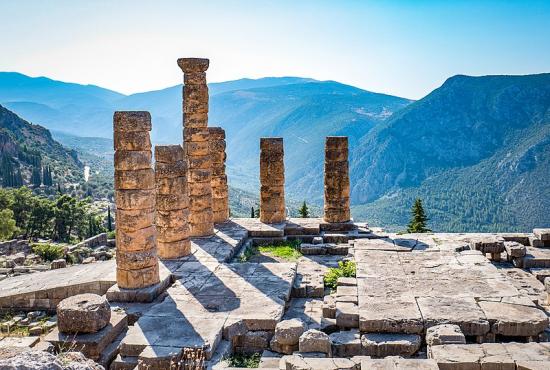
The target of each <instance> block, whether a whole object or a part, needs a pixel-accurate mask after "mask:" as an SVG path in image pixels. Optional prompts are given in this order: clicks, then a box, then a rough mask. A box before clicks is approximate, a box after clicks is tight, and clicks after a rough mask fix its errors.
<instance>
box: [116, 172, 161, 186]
mask: <svg viewBox="0 0 550 370" xmlns="http://www.w3.org/2000/svg"><path fill="white" fill-rule="evenodd" d="M154 188H155V171H153V169H152V168H147V169H144V170H136V171H115V189H116V190H132V189H137V190H139V189H141V190H150V189H154Z"/></svg>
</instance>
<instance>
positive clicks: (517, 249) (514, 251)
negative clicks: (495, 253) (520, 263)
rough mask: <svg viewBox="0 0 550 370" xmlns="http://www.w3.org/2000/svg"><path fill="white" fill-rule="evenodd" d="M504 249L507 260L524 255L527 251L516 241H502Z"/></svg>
mask: <svg viewBox="0 0 550 370" xmlns="http://www.w3.org/2000/svg"><path fill="white" fill-rule="evenodd" d="M504 249H505V250H506V254H507V255H508V260H511V259H512V258H521V257H524V256H525V254H526V253H527V248H525V246H524V245H522V244H520V243H517V242H504Z"/></svg>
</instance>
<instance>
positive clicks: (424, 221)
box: [407, 198, 431, 233]
mask: <svg viewBox="0 0 550 370" xmlns="http://www.w3.org/2000/svg"><path fill="white" fill-rule="evenodd" d="M411 213H412V218H411V221H410V222H409V225H408V226H407V232H408V233H429V232H430V231H431V230H430V229H428V217H427V216H426V213H425V212H424V207H423V206H422V200H421V199H420V198H416V200H415V201H414V205H413V207H412V210H411Z"/></svg>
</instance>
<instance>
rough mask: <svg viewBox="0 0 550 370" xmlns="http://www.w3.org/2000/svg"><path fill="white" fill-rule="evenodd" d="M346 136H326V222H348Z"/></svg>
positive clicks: (348, 186) (348, 193) (348, 190)
mask: <svg viewBox="0 0 550 370" xmlns="http://www.w3.org/2000/svg"><path fill="white" fill-rule="evenodd" d="M349 196H350V183H349V163H348V138H347V136H328V137H327V138H326V142H325V205H324V219H325V221H327V222H347V221H349V220H350V208H349Z"/></svg>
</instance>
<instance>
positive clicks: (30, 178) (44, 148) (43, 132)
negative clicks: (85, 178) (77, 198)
mask: <svg viewBox="0 0 550 370" xmlns="http://www.w3.org/2000/svg"><path fill="white" fill-rule="evenodd" d="M0 156H1V162H2V163H1V166H0V176H1V177H2V184H3V186H19V185H23V184H31V183H34V184H39V183H40V182H41V181H42V182H43V183H44V184H45V185H54V184H55V183H60V184H62V185H66V184H69V183H75V182H79V181H80V180H81V179H82V170H81V168H82V163H81V162H80V161H79V159H78V156H77V154H76V152H75V151H74V150H69V149H67V148H65V147H63V146H62V145H61V144H59V143H58V142H57V141H55V140H54V139H53V138H52V135H51V134H50V132H49V131H48V130H47V129H45V128H44V127H42V126H39V125H33V124H31V123H29V122H27V121H25V120H23V119H21V118H20V117H19V116H17V115H16V114H15V113H13V112H11V111H9V110H8V109H6V108H4V107H3V106H1V105H0ZM50 176H51V179H50V181H49V178H50ZM49 182H51V184H50V183H49Z"/></svg>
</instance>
